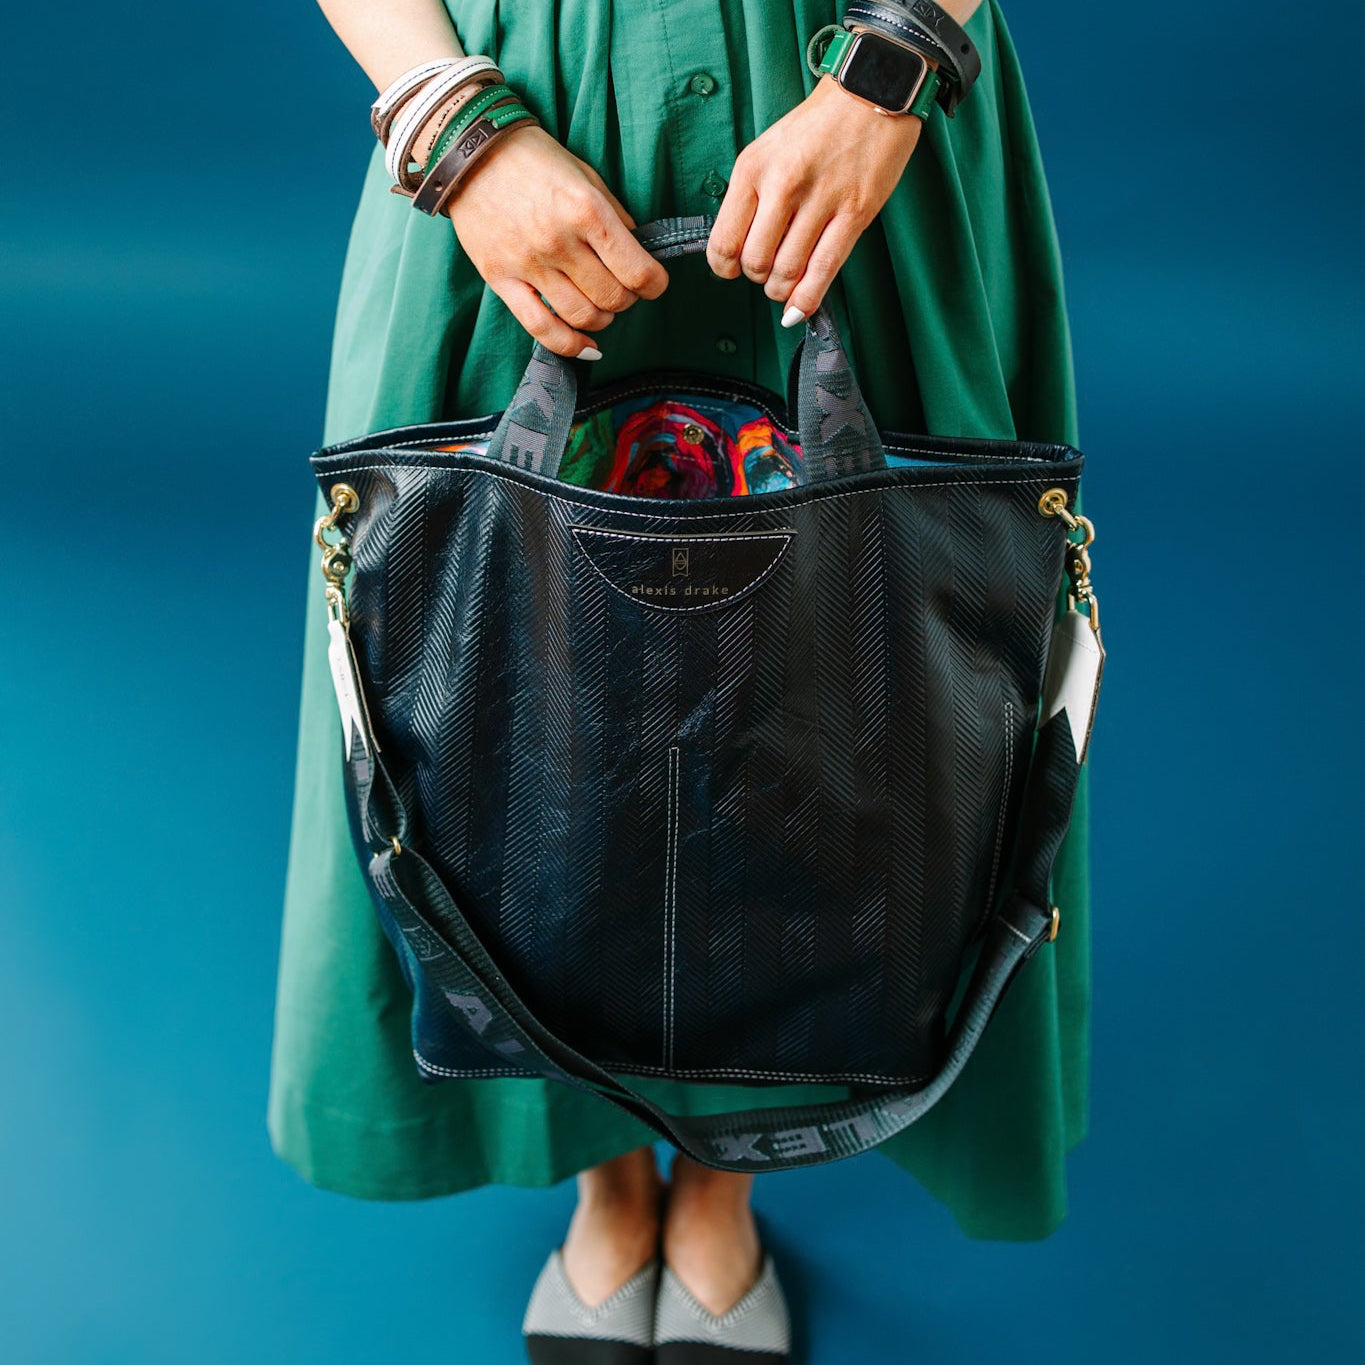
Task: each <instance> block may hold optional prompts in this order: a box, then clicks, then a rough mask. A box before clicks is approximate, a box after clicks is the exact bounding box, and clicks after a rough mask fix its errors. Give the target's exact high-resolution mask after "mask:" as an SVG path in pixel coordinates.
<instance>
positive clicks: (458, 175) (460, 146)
mask: <svg viewBox="0 0 1365 1365" xmlns="http://www.w3.org/2000/svg"><path fill="white" fill-rule="evenodd" d="M515 103H519V101H518V100H517V98H516V96H514V95H509V96H508V97H507V98H506V99H502V100H498V102H497V103H496V104H493V105H490V106H489V108H488V110H487V111H486V114H487V113H492V112H493V110H495V109H501V108H503V107H504V106H505V105H508V104H515ZM486 114H480V115H479V117H478V118H476V119H475V120H474V122H473V123H471V124H470V125H469V127H468V128H467V129H466V130H465V132H464V134H463V135H462V136H461V137H460V138H459V139H458V140H457V141H456V142H455V143H454V144H453V145H452V146H451V147H450V148H449V149H448V150H447V151H446V153H445V155H443V156H442V157H441V159H440V160H439V161H438V162H437V163H436V164H435V165H434V166H433V167H432V168H431V169H430V170H429V171H428V172H427V173H426V176H425V178H424V179H423V180H422V183H421V185H420V186H419V187H418V190H417V193H416V194H415V195H414V196H413V200H412V206H413V208H415V209H420V210H421V211H422V212H423V213H427V214H430V215H431V216H432V217H436V216H437V215H438V214H440V213H442V212H444V210H445V206H446V204H447V203H448V202H449V201H450V198H451V196H452V195H453V194H454V193H455V190H456V188H457V187H458V185H459V183H460V181H461V180H463V179H464V177H465V176H466V175H467V174H468V173H469V168H470V167H471V166H472V165H473V164H474V163H475V162H476V161H477V160H478V159H479V158H480V157H481V156H483V155H484V154H485V153H486V152H487V151H488V149H489V148H490V147H491V146H492V145H493V144H494V143H495V142H497V141H498V139H499V138H501V137H503V136H505V135H506V134H508V133H511V132H514V131H515V130H516V129H518V128H521V127H524V126H526V125H528V124H533V125H535V126H537V127H539V125H540V120H539V119H538V118H536V117H535V115H534V114H533V115H531V117H530V118H523V119H519V120H517V122H515V123H512V124H509V125H508V126H507V127H505V128H499V127H498V126H497V125H496V124H495V123H493V122H492V121H491V120H490V119H489V118H488V117H487V116H486ZM395 188H397V187H396V186H395Z"/></svg>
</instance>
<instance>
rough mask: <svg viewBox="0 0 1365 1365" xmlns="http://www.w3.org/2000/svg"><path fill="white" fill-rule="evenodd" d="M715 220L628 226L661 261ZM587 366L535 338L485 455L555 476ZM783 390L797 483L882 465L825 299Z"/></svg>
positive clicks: (692, 250) (695, 242) (703, 235)
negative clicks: (796, 454) (796, 452)
mask: <svg viewBox="0 0 1365 1365" xmlns="http://www.w3.org/2000/svg"><path fill="white" fill-rule="evenodd" d="M714 222H715V218H714V217H713V216H712V215H711V214H695V215H693V216H691V217H685V218H684V217H677V218H659V219H656V220H655V221H654V222H650V223H643V224H641V225H640V226H638V227H635V228H632V229H631V231H632V234H633V235H634V236H635V238H636V240H637V241H639V242H640V244H641V245H642V246H643V247H644V248H645V249H646V250H647V251H648V252H649V253H650V255H651V256H654V257H655V258H656V259H657V260H665V259H669V258H672V257H676V256H686V255H693V254H696V253H699V252H703V251H705V250H706V242H707V238H708V237H709V235H710V231H711V225H712V224H713V223H714ZM589 364H590V362H588V361H585V360H579V359H577V358H573V359H570V358H568V357H566V356H562V355H560V354H559V353H558V352H556V351H552V350H550V349H549V347H547V346H544V345H542V344H541V343H540V342H539V341H537V342H536V343H535V345H534V347H533V348H532V352H531V359H530V362H529V364H528V365H527V367H526V373H525V374H524V375H523V376H522V380H521V383H520V384H519V385H518V386H517V389H516V392H515V393H514V394H513V396H512V400H511V402H510V403H508V405H507V407H506V409H505V410H504V412H503V414H502V417H501V419H500V420H499V422H498V425H497V429H496V430H495V431H494V432H493V435H492V437H491V438H490V440H489V443H488V451H487V453H488V454H489V455H491V456H493V457H494V458H495V459H499V460H504V461H506V462H507V463H508V464H512V465H515V466H517V468H519V469H527V470H530V471H532V472H534V473H538V474H544V475H546V476H547V477H549V478H557V477H558V475H559V467H560V462H561V461H562V459H563V457H564V449H565V446H566V445H567V443H568V439H569V430H570V428H571V427H572V425H573V421H574V413H575V411H576V408H577V405H578V400H579V392H580V384H579V381H580V377H581V378H583V379H586V378H587V375H588V374H589V373H590V371H589V370H588V369H587V366H588V365H589ZM584 387H586V385H585V386H584ZM786 392H787V395H788V396H789V397H790V396H791V395H794V396H795V402H794V404H793V407H794V411H792V412H790V413H789V414H788V421H789V422H790V421H792V420H793V419H794V420H795V424H796V427H797V429H798V431H799V433H800V440H801V451H802V460H801V466H802V468H801V470H800V471H799V474H798V479H799V482H801V483H806V484H814V483H824V482H827V481H829V480H830V479H836V478H839V477H841V476H843V475H845V474H857V473H863V472H865V471H868V470H873V469H885V468H886V456H885V453H884V451H883V449H882V443H881V437H880V436H879V435H878V434H877V428H876V425H875V423H874V422H873V421H872V414H871V413H870V412H869V411H868V408H867V404H866V402H865V401H864V399H863V395H862V391H861V390H860V389H859V388H858V382H857V379H856V378H855V376H854V374H853V368H852V365H851V364H850V363H849V359H848V352H847V351H846V349H845V347H844V343H843V339H842V338H841V337H840V336H839V331H838V328H837V327H836V326H835V324H834V319H833V317H831V315H830V313H829V310H828V309H827V308H826V307H825V305H824V304H823V303H822V304H821V305H820V307H819V308H817V309H816V310H815V312H814V313H812V314H811V316H810V317H809V318H808V319H807V320H806V329H805V334H804V336H803V337H802V338H801V341H800V342H799V343H798V345H797V348H796V351H795V352H794V353H793V355H792V357H791V362H790V367H789V372H788V378H787V389H786Z"/></svg>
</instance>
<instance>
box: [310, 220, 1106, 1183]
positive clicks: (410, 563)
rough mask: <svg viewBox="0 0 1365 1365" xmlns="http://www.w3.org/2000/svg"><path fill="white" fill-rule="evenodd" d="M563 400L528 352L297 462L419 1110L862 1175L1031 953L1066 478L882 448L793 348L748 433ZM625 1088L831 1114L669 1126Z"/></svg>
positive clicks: (899, 445) (669, 412)
mask: <svg viewBox="0 0 1365 1365" xmlns="http://www.w3.org/2000/svg"><path fill="white" fill-rule="evenodd" d="M711 221H712V220H711V218H710V217H708V216H701V217H695V218H682V219H668V220H661V221H659V222H656V223H649V224H645V225H643V226H641V227H638V228H636V229H634V231H635V233H636V236H637V237H638V238H639V239H640V241H641V242H642V243H644V244H645V245H646V246H647V247H648V248H649V249H650V250H651V251H652V252H653V254H654V255H656V256H657V257H660V258H664V257H671V256H680V255H683V254H684V253H692V252H700V251H702V250H703V249H704V247H705V243H706V236H707V232H708V230H709V228H710V224H711ZM587 373H588V362H585V361H577V360H574V361H569V360H565V359H563V358H562V357H560V356H558V355H556V354H555V353H553V352H551V351H549V350H547V349H546V348H544V347H543V346H541V345H540V344H538V343H537V344H536V346H535V348H534V351H533V354H532V358H531V361H530V364H529V366H528V367H527V370H526V375H525V378H524V379H523V381H522V383H521V385H520V387H519V388H518V389H517V391H516V394H515V396H514V397H513V398H512V401H511V403H510V404H509V406H508V407H507V409H506V410H505V411H503V412H501V413H497V414H494V415H492V416H489V417H485V418H478V419H473V420H466V421H449V422H438V423H429V424H424V425H420V426H408V427H401V428H397V429H394V430H389V431H381V432H378V433H375V434H373V435H369V436H364V437H361V438H359V439H357V440H351V441H346V442H342V443H340V444H336V445H332V446H328V447H327V448H325V449H323V450H320V451H318V452H316V453H315V454H314V455H313V456H311V458H310V463H311V465H312V468H313V471H314V473H315V475H316V477H317V479H318V483H319V486H320V487H321V489H322V490H323V493H324V495H325V497H326V499H327V501H328V503H329V504H330V508H331V510H330V511H329V512H328V513H327V514H326V515H324V516H323V517H322V518H321V519H320V520H319V522H318V525H317V527H316V528H315V537H316V539H317V541H318V543H319V545H320V546H322V548H323V573H324V576H325V578H326V593H327V600H328V605H329V611H330V618H331V619H330V623H329V629H330V631H331V643H330V650H329V652H330V655H331V661H332V667H333V678H334V682H335V685H336V689H337V698H338V703H339V706H340V711H341V717H342V722H343V741H342V746H341V748H342V755H343V759H342V761H344V764H345V776H346V790H347V804H348V811H349V818H350V823H351V833H352V835H353V838H354V842H355V846H356V849H357V853H358V855H359V857H360V859H361V861H362V863H363V865H364V871H365V875H366V878H367V881H368V884H369V886H370V888H371V890H372V891H373V894H374V899H375V906H376V909H377V912H378V914H379V917H380V921H381V923H382V925H383V928H384V931H385V933H386V934H387V935H388V938H389V940H390V942H391V943H392V944H393V947H394V950H395V951H396V953H397V954H398V958H399V961H400V963H401V965H402V969H403V972H404V974H405V977H406V980H407V981H408V983H409V985H410V986H411V987H412V990H413V1010H412V1035H413V1049H414V1054H415V1057H416V1065H417V1068H418V1070H419V1073H420V1074H421V1076H422V1077H424V1078H425V1079H427V1080H429V1081H440V1080H443V1079H445V1078H447V1077H451V1076H461V1077H470V1076H508V1075H532V1076H544V1077H550V1078H553V1079H555V1080H558V1081H561V1082H564V1083H566V1084H569V1085H573V1086H577V1087H580V1088H583V1089H586V1090H588V1091H590V1092H591V1093H594V1094H597V1095H599V1096H602V1097H604V1098H605V1099H607V1100H609V1101H611V1102H612V1103H614V1104H617V1105H619V1106H621V1107H622V1108H623V1109H625V1110H628V1111H629V1112H630V1113H631V1114H633V1115H635V1116H636V1117H637V1118H639V1119H640V1120H642V1121H643V1122H644V1123H646V1124H648V1125H649V1126H650V1127H651V1128H653V1129H654V1131H656V1132H657V1133H659V1134H660V1135H661V1136H663V1137H665V1138H668V1139H669V1140H670V1141H672V1142H673V1143H674V1144H675V1145H676V1146H677V1147H679V1148H680V1149H681V1150H683V1151H685V1152H687V1153H688V1154H689V1155H691V1156H693V1157H695V1158H696V1159H697V1160H698V1161H701V1162H703V1163H705V1164H707V1165H709V1166H713V1167H717V1168H720V1169H725V1170H749V1171H751V1170H758V1169H761V1170H778V1169H784V1168H787V1167H792V1166H799V1165H806V1164H810V1163H815V1162H823V1161H830V1160H834V1159H836V1158H839V1157H844V1156H849V1155H852V1154H853V1153H856V1152H860V1151H864V1150H866V1149H867V1148H869V1147H872V1146H874V1145H875V1144H877V1143H878V1142H881V1141H883V1140H884V1139H885V1138H887V1137H889V1136H890V1135H891V1134H893V1133H895V1132H898V1131H899V1130H900V1129H902V1128H904V1127H905V1126H906V1125H908V1124H910V1123H913V1122H914V1121H915V1120H916V1119H917V1118H918V1117H919V1116H920V1115H921V1114H923V1113H925V1112H926V1111H927V1110H928V1109H929V1108H930V1107H931V1106H932V1105H933V1104H934V1103H935V1102H936V1101H937V1100H938V1099H939V1098H940V1096H942V1095H943V1093H944V1092H945V1091H946V1090H947V1088H948V1087H949V1085H951V1084H952V1082H953V1080H954V1079H955V1078H956V1076H957V1075H958V1073H959V1072H960V1071H961V1069H962V1067H963V1065H964V1063H965V1062H966V1060H967V1058H968V1056H969V1055H970V1054H971V1051H972V1049H973V1048H974V1047H975V1045H976V1043H977V1040H978V1039H979V1038H980V1037H981V1034H982V1031H983V1030H984V1029H985V1027H986V1024H987V1021H988V1020H989V1019H990V1017H991V1014H992V1012H993V1010H994V1009H995V1006H996V1004H997V1003H998V1001H999V1000H1000V998H1001V996H1002V994H1003V992H1004V991H1005V990H1006V988H1007V987H1008V985H1009V983H1010V981H1011V979H1012V978H1013V977H1014V975H1015V974H1016V972H1017V971H1018V970H1019V969H1020V967H1021V966H1022V964H1023V963H1024V962H1025V961H1026V960H1027V959H1028V957H1029V956H1030V955H1031V954H1032V953H1034V952H1035V951H1036V950H1037V949H1038V948H1039V947H1040V946H1041V945H1043V944H1045V943H1047V942H1048V940H1049V939H1050V938H1051V937H1053V936H1055V933H1056V928H1057V911H1056V909H1055V908H1054V907H1053V906H1052V905H1051V903H1050V899H1049V878H1050V874H1051V868H1052V863H1053V859H1054V857H1055V855H1056V852H1057V848H1058V845H1059V844H1060V842H1061V840H1062V837H1063V835H1064V834H1065V832H1066V828H1067V823H1068V821H1069V819H1070V811H1071V803H1072V798H1073V794H1074V789H1075V784H1076V777H1077V774H1078V771H1079V769H1080V765H1081V763H1082V762H1083V761H1084V756H1085V746H1086V742H1087V739H1088V735H1089V730H1090V724H1091V718H1092V714H1093V708H1094V700H1095V696H1096V693H1097V690H1098V682H1099V673H1100V667H1101V664H1102V660H1103V652H1102V648H1101V645H1100V638H1099V621H1098V615H1097V607H1096V606H1095V603H1094V601H1093V595H1092V593H1091V591H1090V583H1089V575H1088V568H1089V556H1088V553H1087V548H1086V547H1087V546H1088V545H1089V543H1090V540H1091V539H1092V538H1093V528H1092V527H1091V525H1090V523H1089V521H1087V520H1086V519H1085V518H1084V517H1077V516H1074V515H1073V514H1072V513H1071V512H1070V511H1069V510H1068V506H1069V504H1070V503H1072V502H1074V497H1075V492H1076V488H1077V483H1078V480H1079V477H1080V473H1081V464H1082V456H1081V455H1080V453H1079V452H1078V451H1076V450H1074V449H1072V448H1071V447H1069V446H1065V445H1051V444H1043V443H1037V442H1021V441H1005V440H982V439H956V438H944V437H929V436H918V435H917V436H912V435H902V434H899V433H895V432H882V433H880V434H879V433H878V431H877V429H876V427H875V426H874V424H873V422H872V418H871V416H870V414H869V412H868V409H867V406H866V404H865V403H864V401H863V398H862V395H861V394H860V392H859V390H858V385H857V382H856V380H855V377H854V374H853V372H852V370H851V368H850V365H849V361H848V357H847V355H846V353H845V350H844V347H843V344H842V342H841V341H840V338H839V335H838V333H837V331H836V329H835V326H834V323H833V321H832V319H831V317H830V315H829V314H828V312H827V311H826V310H825V309H824V308H823V307H822V308H820V309H818V310H817V311H816V312H815V313H814V314H813V315H812V317H811V318H810V320H809V322H808V323H807V325H806V330H805V334H804V337H803V338H802V339H801V341H800V343H799V344H798V346H797V349H796V351H795V353H794V355H793V356H792V360H791V367H790V371H789V376H788V382H787V393H786V395H785V396H784V397H783V396H778V395H776V394H773V393H771V392H770V391H768V390H766V389H763V388H761V387H759V386H757V385H752V384H748V383H746V382H742V381H736V380H733V379H722V378H720V377H717V376H715V375H713V374H708V373H702V372H700V371H694V370H685V369H678V370H669V371H661V370H656V371H650V372H647V373H644V374H636V375H633V376H630V377H629V378H627V379H619V380H615V381H613V382H611V383H607V384H604V385H603V386H601V387H600V388H597V389H593V390H592V391H591V392H589V393H587V394H586V397H585V395H584V394H583V393H582V392H580V380H581V379H582V378H583V377H584V376H585V375H586V374H587ZM793 419H794V421H793ZM593 460H596V464H595V465H594V464H592V463H591V462H592V461H593ZM585 461H586V462H587V463H585ZM589 467H591V469H592V471H593V479H594V480H595V482H596V485H597V486H585V484H584V482H583V471H584V469H586V468H589ZM569 476H576V477H578V478H579V480H580V482H574V480H573V477H569ZM1064 572H1065V573H1066V574H1068V575H1069V577H1070V592H1069V593H1068V607H1067V609H1066V611H1065V612H1064V613H1061V614H1060V616H1059V614H1058V612H1057V605H1058V603H1059V600H1060V595H1061V588H1062V579H1063V574H1064ZM1055 617H1056V618H1058V619H1057V620H1056V621H1055V622H1054V618H1055ZM1049 653H1050V655H1051V659H1050V662H1049ZM1045 672H1046V675H1047V676H1046V678H1045ZM968 968H970V969H971V971H970V977H969V979H968V981H967V983H966V986H965V990H963V991H962V993H961V997H960V1000H959V1002H958V1003H957V1005H956V1008H955V1009H953V1008H952V1004H953V1000H954V998H955V992H956V990H957V988H958V986H959V984H960V978H961V977H962V976H963V975H964V974H965V973H966V971H967V969H968ZM950 1014H951V1022H950V1021H949V1016H950ZM637 1076H662V1077H672V1078H677V1079H684V1080H705V1081H715V1082H742V1083H747V1084H753V1085H756V1086H757V1085H763V1084H765V1083H782V1082H788V1083H790V1082H801V1081H829V1082H838V1083H842V1084H845V1085H848V1086H849V1087H850V1088H851V1089H850V1094H851V1096H852V1098H850V1099H848V1100H840V1101H838V1102H835V1103H830V1104H823V1105H802V1106H788V1107H782V1108H756V1109H749V1110H745V1111H741V1112H736V1113H726V1114H714V1115H706V1116H682V1115H674V1114H670V1113H667V1112H665V1111H664V1110H662V1109H661V1108H659V1107H658V1106H657V1105H656V1104H654V1103H653V1102H652V1101H651V1100H650V1099H648V1098H647V1097H646V1096H645V1095H644V1094H642V1093H640V1089H639V1088H637V1086H636V1085H635V1084H633V1083H632V1079H633V1078H634V1077H637Z"/></svg>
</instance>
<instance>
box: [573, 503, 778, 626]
mask: <svg viewBox="0 0 1365 1365" xmlns="http://www.w3.org/2000/svg"><path fill="white" fill-rule="evenodd" d="M549 496H550V497H553V496H554V494H553V493H552V494H550V495H549ZM569 529H570V530H571V531H575V532H577V531H579V530H584V529H588V528H584V527H579V526H570V527H569ZM597 534H599V535H607V536H611V535H619V536H620V537H621V538H622V539H624V540H636V539H648V540H653V539H659V540H674V539H684V537H681V536H677V537H675V536H658V537H654V536H647V537H637V536H632V535H631V534H630V533H629V532H628V531H599V532H597ZM701 538H702V539H714V537H701ZM750 538H751V539H754V540H767V539H770V538H771V537H767V536H753V537H750ZM574 539H575V541H576V540H577V536H576V535H575V537H574ZM692 539H698V537H695V536H694V537H692ZM791 539H792V538H791V536H788V537H787V538H786V541H785V542H784V543H783V545H782V548H781V549H780V550H779V551H778V552H777V554H775V555H774V556H773V562H772V563H771V564H769V565H768V567H767V568H766V569H764V570H763V572H762V573H761V574H759V576H758V577H757V578H755V579H753V580H752V581H751V582H749V583H746V584H745V586H744V587H742V588H741V589H740V590H739V591H738V592H736V593H731V594H730V596H729V597H718V598H715V599H714V600H713V601H710V602H699V603H698V604H697V605H696V606H695V607H671V606H669V605H668V603H666V602H655V601H653V600H652V599H651V598H648V597H636V596H634V595H633V594H631V593H628V592H627V591H626V590H625V589H624V588H623V587H621V586H620V585H619V584H617V583H613V582H612V581H611V579H610V578H608V577H607V575H606V574H605V573H604V572H603V571H602V570H601V569H600V568H599V567H598V566H597V563H596V561H595V560H594V559H593V557H592V556H591V555H590V554H589V553H588V552H587V550H586V548H584V547H583V546H581V545H580V546H579V549H581V550H582V551H583V558H584V559H586V560H587V561H588V563H589V564H591V565H592V571H593V572H594V573H595V574H597V575H598V577H600V578H601V580H602V581H603V582H604V583H605V584H606V585H607V586H608V587H609V588H611V589H612V591H613V592H619V593H620V594H621V596H622V597H624V598H625V599H626V601H627V602H634V603H635V604H636V605H637V606H641V607H653V608H654V609H655V610H656V611H670V612H678V613H679V614H682V613H685V612H690V611H716V610H717V609H719V608H721V607H728V606H729V605H730V604H731V603H732V602H738V601H741V600H742V599H743V598H745V597H748V596H749V594H750V593H752V592H753V591H754V590H755V589H757V588H759V587H761V586H762V585H763V584H764V583H765V582H767V580H768V579H769V578H771V577H772V573H773V570H774V569H776V568H777V566H778V565H779V564H780V563H781V562H782V556H783V555H785V554H786V553H787V547H788V546H789V545H790V544H791Z"/></svg>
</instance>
